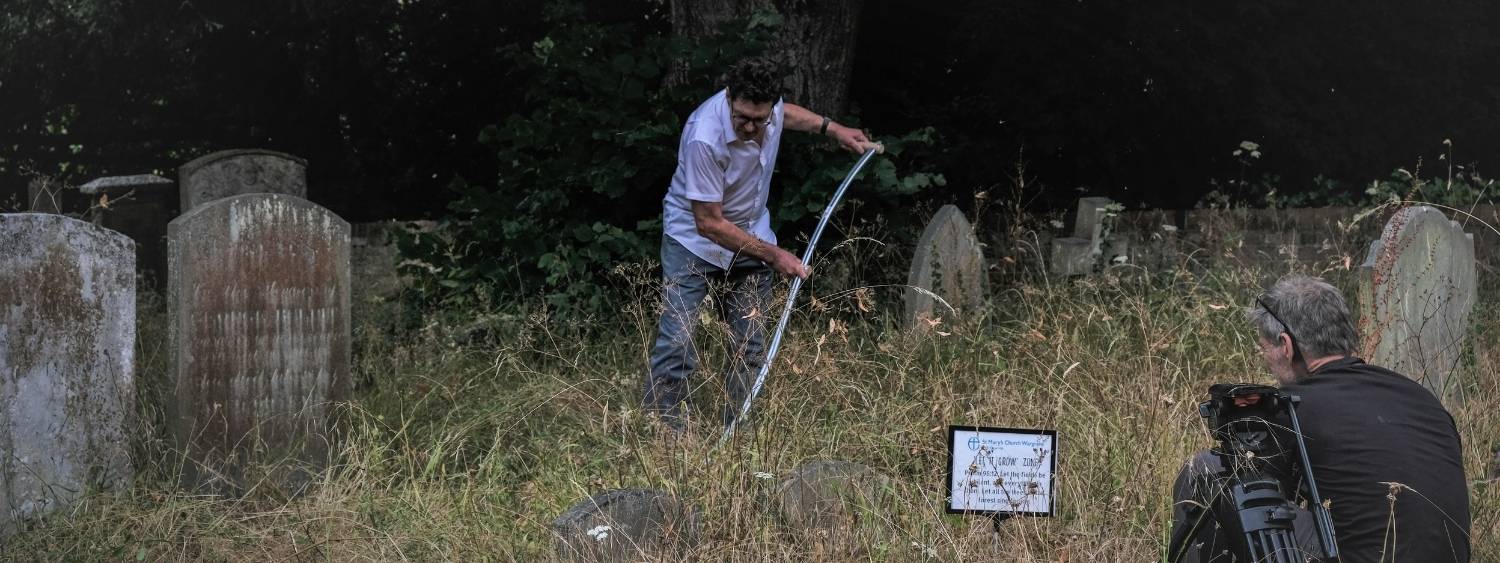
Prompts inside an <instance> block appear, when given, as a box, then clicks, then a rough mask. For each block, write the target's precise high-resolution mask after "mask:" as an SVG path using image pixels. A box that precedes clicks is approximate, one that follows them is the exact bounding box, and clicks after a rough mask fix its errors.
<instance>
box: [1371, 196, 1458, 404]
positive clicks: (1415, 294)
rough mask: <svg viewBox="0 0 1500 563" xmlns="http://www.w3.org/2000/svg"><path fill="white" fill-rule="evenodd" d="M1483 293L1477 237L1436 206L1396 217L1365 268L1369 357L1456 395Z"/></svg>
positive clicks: (1374, 245)
mask: <svg viewBox="0 0 1500 563" xmlns="http://www.w3.org/2000/svg"><path fill="white" fill-rule="evenodd" d="M1477 288H1478V285H1477V283H1476V273H1475V266H1474V236H1473V235H1470V234H1466V233H1464V231H1463V228H1462V227H1461V226H1459V224H1458V223H1457V222H1454V221H1450V220H1448V217H1447V216H1445V215H1443V212H1442V211H1439V210H1437V209H1435V208H1432V207H1426V206H1418V207H1408V208H1405V209H1402V210H1400V211H1397V212H1396V213H1395V214H1394V215H1393V216H1392V217H1391V219H1390V220H1389V221H1387V222H1386V225H1385V230H1384V232H1383V233H1382V234H1381V236H1380V238H1379V239H1377V240H1376V241H1375V242H1373V243H1371V244H1370V252H1369V254H1368V255H1367V256H1366V258H1365V262H1364V264H1362V265H1361V267H1360V291H1359V294H1360V312H1361V314H1360V320H1359V329H1360V337H1361V340H1362V341H1363V348H1364V349H1363V355H1364V357H1365V359H1366V360H1367V361H1369V362H1371V363H1374V364H1376V365H1380V366H1385V367H1387V368H1390V369H1393V370H1395V371H1397V372H1400V373H1403V374H1406V375H1407V376H1408V377H1411V378H1413V379H1416V380H1417V381H1420V382H1422V384H1423V385H1424V386H1426V387H1427V388H1428V389H1431V390H1432V391H1433V392H1434V393H1436V394H1437V395H1438V396H1439V397H1450V396H1454V395H1455V392H1457V391H1458V390H1459V385H1458V383H1459V382H1458V380H1457V379H1458V378H1457V377H1452V376H1455V375H1457V373H1458V372H1460V371H1461V369H1462V367H1463V366H1462V364H1461V360H1462V355H1463V352H1464V347H1465V345H1466V344H1467V342H1468V330H1469V311H1470V310H1471V309H1472V308H1473V306H1474V301H1475V299H1476V297H1477V294H1476V291H1477Z"/></svg>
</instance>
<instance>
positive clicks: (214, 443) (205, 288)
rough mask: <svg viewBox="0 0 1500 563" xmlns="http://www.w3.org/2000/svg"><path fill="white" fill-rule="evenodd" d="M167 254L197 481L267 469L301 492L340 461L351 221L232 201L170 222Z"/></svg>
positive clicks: (180, 396)
mask: <svg viewBox="0 0 1500 563" xmlns="http://www.w3.org/2000/svg"><path fill="white" fill-rule="evenodd" d="M167 248H168V272H169V275H168V281H167V303H168V319H169V320H170V330H169V334H170V340H171V350H172V360H171V366H172V375H173V381H174V382H175V388H176V401H175V403H174V404H175V409H176V411H175V413H174V414H173V418H174V423H175V432H176V434H177V436H178V440H179V442H180V443H182V444H183V446H184V449H185V450H186V452H187V454H188V458H189V468H188V470H187V471H186V476H187V478H188V481H189V482H193V483H197V484H209V485H213V486H215V487H216V488H225V487H226V486H227V487H228V488H234V487H239V486H243V485H244V483H245V482H246V481H248V480H249V479H251V478H254V477H255V476H256V474H259V472H261V471H270V477H271V479H270V484H271V485H272V486H273V487H281V488H282V489H283V490H285V491H289V492H292V493H295V492H297V491H298V490H300V488H301V487H302V485H304V484H306V479H307V477H308V476H309V472H310V471H316V470H317V469H319V468H320V467H321V466H322V464H323V463H324V462H325V461H326V460H327V458H328V456H329V454H330V453H332V450H331V448H332V446H333V442H334V440H333V437H334V435H335V430H336V424H335V423H334V419H335V409H336V408H337V406H336V403H338V402H339V401H342V400H344V398H345V396H346V395H347V389H348V386H349V343H350V333H349V224H348V223H346V222H344V220H343V219H340V218H339V217H338V216H336V215H334V214H333V213H330V212H329V211H328V210H326V209H323V208H322V207H319V206H317V205H314V204H313V203H311V202H309V201H307V200H304V199H301V198H296V197H290V196H284V195H275V194H251V195H242V196H234V197H229V198H225V199H220V200H217V201H214V202H210V203H207V204H204V205H203V206H200V207H198V208H196V209H193V210H191V211H188V212H187V213H184V214H183V215H182V216H181V217H178V218H177V219H175V220H173V221H172V223H171V225H170V226H168V235H167ZM220 478H224V479H225V480H226V481H227V482H222V483H221V482H218V480H219V479H220Z"/></svg>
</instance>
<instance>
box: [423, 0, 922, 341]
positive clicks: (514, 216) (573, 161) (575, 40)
mask: <svg viewBox="0 0 1500 563" xmlns="http://www.w3.org/2000/svg"><path fill="white" fill-rule="evenodd" d="M776 21H777V18H775V17H756V18H753V19H752V21H751V22H750V23H749V24H746V25H742V26H738V28H737V29H736V28H729V29H726V30H725V33H724V34H723V35H722V36H721V37H720V38H719V39H717V40H712V41H707V42H704V43H702V44H696V45H694V44H688V43H686V42H685V41H683V40H680V39H677V38H673V37H670V36H669V35H666V34H664V33H660V32H654V33H653V32H645V33H643V32H640V31H638V30H637V29H635V27H634V26H633V25H631V24H598V23H585V22H584V21H582V20H581V19H580V18H577V17H575V16H574V15H570V14H566V13H564V14H561V15H556V16H554V19H553V27H552V28H551V31H550V33H548V34H547V35H546V36H545V37H544V38H542V39H541V40H539V41H537V42H536V43H535V44H533V45H532V48H531V49H530V50H529V51H525V52H518V53H517V54H516V55H515V57H514V59H515V60H514V61H513V63H514V65H515V66H516V67H517V68H520V69H521V71H520V74H521V75H523V76H525V77H526V79H527V80H528V82H527V85H526V86H525V95H524V104H523V107H518V108H515V111H514V113H512V114H510V115H509V116H507V117H505V118H504V119H503V120H502V121H501V122H499V123H496V124H494V125H492V126H490V127H487V128H485V129H484V131H483V133H482V134H481V135H480V139H479V142H481V143H483V144H484V145H485V146H486V147H489V148H490V149H491V150H492V151H493V152H494V154H495V158H496V159H497V161H498V165H499V170H500V171H499V177H498V178H496V179H495V180H494V181H493V183H487V182H473V183H469V182H464V181H459V182H456V183H455V184H454V186H453V187H454V188H455V189H456V190H458V192H459V193H458V197H457V198H456V199H455V200H454V201H453V203H452V204H451V205H449V207H448V209H449V214H448V216H447V217H446V218H445V219H444V220H442V221H441V222H440V223H439V226H438V228H437V229H435V230H432V231H429V232H426V233H418V234H413V235H408V236H406V237H404V238H403V239H402V240H401V241H400V246H401V249H402V252H403V254H404V255H405V256H406V257H407V258H408V260H406V261H405V263H404V269H405V272H406V273H408V274H411V275H413V277H414V278H415V282H416V283H415V284H414V289H413V296H414V297H415V298H416V299H418V300H419V301H421V302H424V303H428V304H442V305H450V306H467V305H472V304H474V303H476V302H482V303H491V304H493V303H495V302H498V301H507V300H511V299H514V298H516V297H518V296H519V297H520V298H523V299H525V298H530V297H532V296H536V295H541V296H543V297H545V299H546V300H547V301H548V302H549V303H550V304H551V305H553V306H555V307H558V308H560V309H568V310H583V311H598V310H602V308H604V307H606V306H608V305H609V303H610V302H611V301H612V299H613V298H614V297H615V295H614V292H612V291H610V290H609V288H608V286H607V279H608V276H606V275H604V274H605V273H607V272H609V271H610V270H611V269H612V268H613V267H614V266H616V265H617V264H619V263H621V262H630V261H640V260H646V259H650V258H652V257H654V255H655V253H656V250H657V248H658V246H657V245H658V241H659V240H660V236H661V219H660V216H661V198H662V196H663V195H665V193H666V189H667V185H668V182H669V181H670V178H671V175H672V172H673V170H674V167H675V166H676V150H677V145H678V137H679V135H680V134H681V127H682V120H683V119H684V118H685V117H686V115H687V114H688V113H690V112H691V111H692V109H693V108H694V107H696V106H697V104H698V103H700V102H701V101H702V99H703V98H704V97H706V96H707V95H708V94H709V93H711V92H712V91H713V90H714V89H715V88H716V85H715V79H716V78H717V77H718V76H719V74H720V73H721V72H722V70H723V69H724V68H725V67H727V66H728V64H729V63H730V62H732V61H734V60H736V59H738V58H740V57H742V56H745V55H749V54H755V53H759V52H761V51H762V50H763V49H764V48H765V45H766V43H767V38H768V37H769V33H768V32H769V30H770V28H771V27H772V26H774V25H775V24H776ZM934 135H935V133H934V132H933V131H932V130H931V129H923V130H918V131H915V132H912V133H908V134H906V135H904V136H898V137H896V138H894V139H888V140H887V147H888V154H889V155H891V158H882V159H880V160H878V161H877V162H876V163H874V164H872V166H871V167H870V168H869V169H868V171H867V172H866V173H865V176H864V180H863V183H862V191H863V193H864V196H865V197H866V198H867V202H868V201H873V202H875V203H876V205H875V206H874V209H873V210H872V211H873V212H876V213H878V212H879V211H880V210H882V208H884V209H889V208H891V207H892V206H894V205H896V204H898V203H899V202H900V201H901V198H902V196H905V195H907V194H911V193H913V192H915V191H917V190H920V189H922V188H924V187H926V186H929V185H934V184H938V185H940V184H942V183H943V178H942V176H941V175H937V174H932V173H928V172H916V173H902V172H898V168H897V164H896V162H898V160H893V159H899V156H897V155H899V154H900V153H901V152H902V149H904V148H906V147H907V146H910V145H921V144H927V143H930V142H931V141H932V140H933V138H934ZM851 163H852V158H851V157H850V155H848V154H846V153H843V152H839V151H837V150H835V149H834V148H833V147H832V145H831V143H830V142H828V141H827V140H825V139H821V138H815V137H814V136H810V135H801V134H790V135H787V136H786V138H785V139H784V140H783V144H782V150H781V158H780V162H779V163H778V172H777V176H776V185H774V186H773V190H776V191H777V192H779V193H778V194H777V196H776V197H774V198H773V200H772V201H773V203H772V205H773V208H774V211H775V213H774V214H773V215H774V217H775V218H776V220H777V221H778V222H780V224H781V225H782V226H783V231H785V225H787V224H788V223H793V224H795V223H796V222H798V221H802V220H805V219H808V218H809V217H814V216H816V213H817V211H818V210H819V209H821V208H822V207H823V205H824V204H825V202H826V200H827V197H828V196H829V194H830V193H831V191H832V190H833V189H834V188H835V187H836V186H837V184H838V182H839V180H841V179H842V177H843V175H844V174H846V173H847V169H848V166H849V165H850V164H851ZM882 205H883V207H882ZM867 208H868V206H867ZM783 236H784V237H785V238H788V239H790V238H791V237H789V236H786V235H783Z"/></svg>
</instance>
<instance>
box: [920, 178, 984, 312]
mask: <svg viewBox="0 0 1500 563" xmlns="http://www.w3.org/2000/svg"><path fill="white" fill-rule="evenodd" d="M906 285H907V288H906V296H905V301H906V325H907V327H923V326H928V325H929V324H930V322H931V321H935V320H937V319H940V318H942V317H947V316H949V315H948V313H950V312H951V311H950V307H951V309H952V310H953V311H956V312H957V316H958V317H959V318H971V317H972V316H973V315H975V314H977V313H978V312H979V311H980V310H981V309H983V308H984V301H985V295H986V294H987V293H988V292H989V265H988V263H987V262H985V260H984V251H983V249H981V248H980V245H979V240H978V239H977V238H975V237H974V229H973V227H971V226H970V225H969V221H968V220H967V219H965V218H964V214H963V212H962V211H959V210H958V208H957V207H954V206H952V205H944V206H943V207H942V208H941V209H938V212H937V213H936V214H934V215H933V216H932V220H931V221H929V222H928V223H927V229H926V230H924V231H922V238H920V239H918V240H917V249H916V252H915V253H914V254H913V255H912V260H911V271H910V272H909V273H908V274H907V277H906ZM934 295H936V296H937V297H938V298H940V299H941V300H942V301H943V302H945V303H946V306H942V308H941V309H940V310H935V309H936V308H937V307H938V306H939V305H938V303H937V300H936V299H934V298H933V296H934ZM924 320H925V321H928V322H922V321H924Z"/></svg>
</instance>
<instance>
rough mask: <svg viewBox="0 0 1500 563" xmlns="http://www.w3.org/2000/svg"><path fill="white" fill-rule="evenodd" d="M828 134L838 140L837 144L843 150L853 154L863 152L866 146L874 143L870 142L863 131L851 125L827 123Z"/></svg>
mask: <svg viewBox="0 0 1500 563" xmlns="http://www.w3.org/2000/svg"><path fill="white" fill-rule="evenodd" d="M828 136H830V137H833V139H834V140H836V141H838V142H839V146H841V147H844V150H846V151H849V152H852V153H854V154H863V153H864V152H865V149H866V148H868V147H869V146H870V145H872V144H874V143H871V142H870V138H869V137H866V136H865V132H864V131H860V130H859V129H855V128H853V127H844V126H843V125H839V124H837V123H830V124H828Z"/></svg>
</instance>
